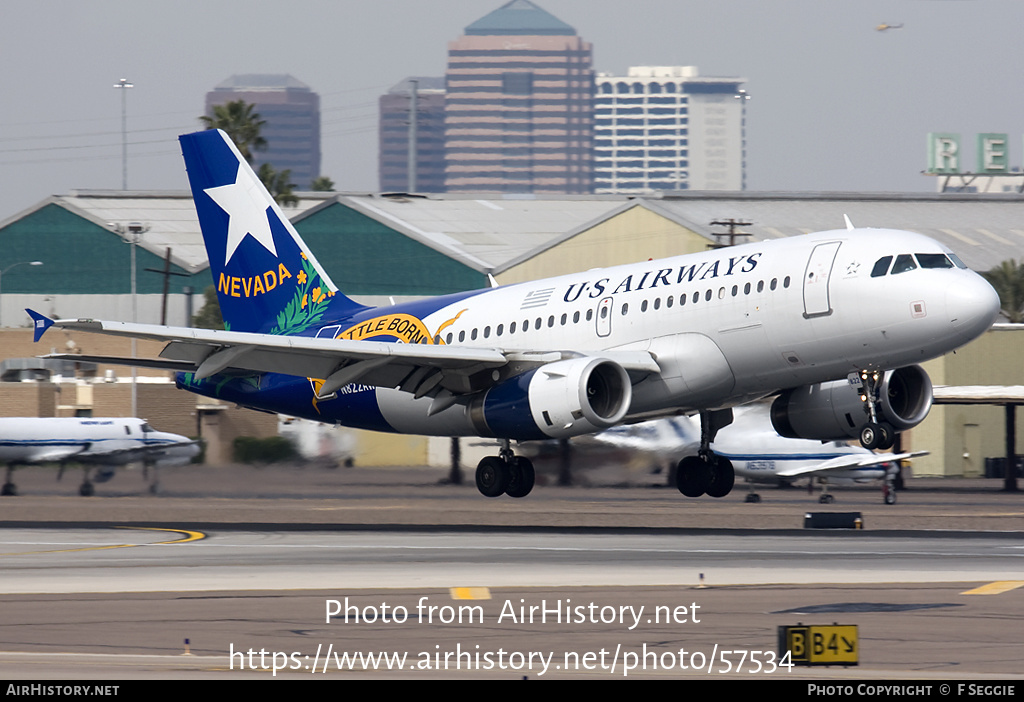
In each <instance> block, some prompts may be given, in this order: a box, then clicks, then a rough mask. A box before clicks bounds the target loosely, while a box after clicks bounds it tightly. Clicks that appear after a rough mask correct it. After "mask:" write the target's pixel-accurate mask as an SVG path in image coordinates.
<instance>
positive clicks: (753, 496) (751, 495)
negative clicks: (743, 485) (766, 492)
mask: <svg viewBox="0 0 1024 702" xmlns="http://www.w3.org/2000/svg"><path fill="white" fill-rule="evenodd" d="M743 501H744V502H746V503H747V504H757V503H758V502H760V501H761V496H760V495H758V494H757V493H756V492H748V493H747V496H746V497H745V498H743Z"/></svg>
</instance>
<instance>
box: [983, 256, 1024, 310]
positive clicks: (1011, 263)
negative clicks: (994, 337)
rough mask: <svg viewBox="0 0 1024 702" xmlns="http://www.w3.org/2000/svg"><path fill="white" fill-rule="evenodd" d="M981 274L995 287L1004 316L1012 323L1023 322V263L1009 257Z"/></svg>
mask: <svg viewBox="0 0 1024 702" xmlns="http://www.w3.org/2000/svg"><path fill="white" fill-rule="evenodd" d="M981 275H982V276H983V277H984V278H985V280H987V281H988V282H989V284H990V285H991V286H992V287H993V288H995V289H996V293H997V294H998V295H999V306H1000V307H1001V308H1002V311H1003V314H1004V315H1006V318H1007V319H1008V320H1010V322H1012V323H1013V324H1020V323H1021V322H1024V264H1018V263H1017V261H1015V260H1014V259H1012V258H1011V259H1009V260H1006V261H1003V262H1002V263H1000V264H999V265H998V266H996V267H995V268H993V269H992V270H990V271H987V272H985V273H982V274H981Z"/></svg>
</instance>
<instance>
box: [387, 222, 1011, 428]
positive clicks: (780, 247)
mask: <svg viewBox="0 0 1024 702" xmlns="http://www.w3.org/2000/svg"><path fill="white" fill-rule="evenodd" d="M944 251H945V249H943V247H942V246H940V245H939V244H938V243H937V242H935V241H933V240H931V239H929V238H927V237H925V236H922V235H919V234H914V233H910V232H905V231H896V230H886V229H854V230H837V231H830V232H822V233H818V234H812V235H806V236H800V237H794V238H790V239H783V240H774V241H766V242H761V243H755V244H747V245H743V246H736V247H731V248H725V249H719V250H715V251H708V252H705V253H698V254H689V255H684V256H678V257H675V258H669V259H662V260H657V261H645V262H642V263H634V264H629V265H623V266H616V267H613V268H605V269H597V270H591V271H587V272H585V273H579V274H573V275H566V276H560V277H557V278H549V279H546V280H541V281H535V282H531V283H521V284H517V285H510V286H504V287H500V288H496V289H494V290H490V291H482V292H480V293H479V294H477V295H475V296H472V297H469V298H465V299H462V300H459V301H457V302H455V303H453V304H450V305H447V306H444V307H441V308H439V309H437V310H436V311H435V312H433V313H432V314H430V315H429V316H428V317H425V318H424V321H425V322H426V323H427V325H428V327H429V328H431V329H438V328H439V327H441V326H442V325H444V324H445V323H446V322H447V326H445V327H444V328H443V330H442V331H441V333H440V334H439V336H440V337H441V341H442V342H443V343H447V344H454V345H461V346H481V347H489V348H495V347H496V348H499V349H503V350H516V349H522V350H524V351H530V350H537V349H556V350H557V349H564V350H565V352H566V353H567V354H574V355H584V356H595V357H601V356H602V354H610V353H614V352H617V351H646V352H649V353H651V354H652V355H653V357H654V358H655V359H656V361H657V364H658V366H659V367H660V369H661V370H660V373H653V374H650V375H649V376H648V377H647V378H646V379H643V380H640V381H639V382H635V384H634V385H633V388H632V401H631V404H630V407H629V412H628V415H627V418H626V419H627V421H629V420H634V421H635V420H637V419H641V418H649V417H658V416H664V415H669V414H675V413H680V412H685V411H691V410H696V409H708V408H715V407H725V406H730V405H735V404H738V403H741V402H745V401H749V400H752V399H755V398H758V397H763V396H766V395H769V394H772V393H775V392H778V391H779V390H781V389H784V388H792V387H797V386H801V385H804V384H809V383H816V382H822V381H826V380H834V379H842V378H844V377H846V376H847V375H848V374H849V373H852V372H855V371H859V370H862V369H887V368H889V369H891V368H897V367H902V366H906V365H909V364H914V363H919V362H921V361H924V360H927V359H929V358H934V357H936V356H939V355H941V354H943V353H946V352H949V351H951V350H953V349H955V348H957V347H959V346H962V345H963V344H965V343H967V342H968V341H970V340H972V339H974V338H975V337H977V336H978V335H980V334H981V333H982V332H983V331H984V330H985V329H987V328H988V327H989V326H990V325H991V323H992V322H993V321H994V319H995V316H996V315H997V314H998V310H999V301H998V298H997V296H996V294H995V292H994V290H993V289H992V287H991V286H990V285H989V284H988V283H987V282H986V281H985V280H984V279H982V278H981V277H980V276H979V275H977V274H976V273H974V272H972V271H970V270H966V269H962V268H959V267H953V266H952V264H950V267H945V268H923V267H917V268H916V269H914V270H908V271H906V272H900V273H898V274H885V275H881V276H872V271H873V268H874V266H875V264H876V262H877V261H878V260H879V259H880V258H881V257H884V256H891V257H894V258H895V257H898V256H901V255H906V254H942V253H943V252H944ZM451 320H454V321H451ZM377 396H378V401H379V404H380V407H381V411H382V413H383V414H384V416H385V417H386V419H387V421H388V422H389V424H390V425H391V426H393V427H394V428H395V429H396V430H398V431H403V432H413V433H431V434H449V435H457V434H462V433H465V425H464V422H463V420H462V418H461V417H460V416H457V415H458V413H459V411H455V410H447V411H444V412H439V413H437V414H435V415H433V416H429V417H426V419H425V415H426V414H427V413H426V411H425V409H426V408H427V407H428V406H429V404H430V399H429V398H422V399H418V400H410V398H409V396H408V394H407V393H402V392H399V391H396V390H390V389H382V388H378V389H377ZM460 411H461V410H460Z"/></svg>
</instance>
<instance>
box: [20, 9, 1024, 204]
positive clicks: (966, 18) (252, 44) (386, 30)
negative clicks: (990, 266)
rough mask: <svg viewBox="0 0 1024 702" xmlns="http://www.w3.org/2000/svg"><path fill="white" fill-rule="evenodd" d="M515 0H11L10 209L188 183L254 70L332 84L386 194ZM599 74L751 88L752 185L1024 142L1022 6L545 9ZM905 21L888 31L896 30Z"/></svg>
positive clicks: (344, 126)
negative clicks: (451, 80) (193, 139)
mask: <svg viewBox="0 0 1024 702" xmlns="http://www.w3.org/2000/svg"><path fill="white" fill-rule="evenodd" d="M502 4H503V0H375V1H373V2H368V1H367V0H333V1H328V0H320V1H304V0H296V2H290V3H282V2H273V3H272V2H262V1H261V2H254V1H251V0H247V1H243V0H202V1H201V2H200V1H193V0H174V1H173V2H171V1H168V2H155V1H148V2H138V1H137V0H108V1H93V2H90V1H89V0H63V1H54V2H46V1H40V2H18V3H15V2H8V3H5V6H4V21H3V22H2V23H0V57H2V61H0V66H2V69H0V105H2V109H0V174H2V183H3V188H2V190H0V220H3V219H6V218H8V217H10V216H12V215H14V214H16V213H17V212H20V211H21V210H23V209H25V208H27V207H30V206H32V205H35V204H36V203H38V202H39V201H40V200H42V199H43V198H45V197H46V196H48V195H51V194H60V193H66V192H68V191H69V190H71V189H75V188H83V189H86V188H120V187H121V91H119V90H115V89H114V88H113V87H112V86H113V85H114V83H116V82H117V80H118V79H119V78H121V77H126V78H128V79H129V80H130V81H132V82H133V83H134V84H135V87H134V88H133V89H131V90H130V91H128V95H127V100H128V129H129V163H128V187H129V188H130V189H184V188H186V187H187V183H186V179H185V174H184V167H183V166H182V162H181V156H180V152H179V150H178V144H177V140H176V136H177V135H178V134H179V133H183V132H187V131H193V130H194V129H196V128H198V120H197V119H196V118H197V116H198V115H199V114H200V113H201V112H202V110H203V100H204V95H205V94H206V92H207V91H208V90H210V89H211V88H212V87H213V86H214V85H216V84H217V83H219V82H221V81H223V80H224V79H226V78H227V77H228V76H230V75H232V74H235V73H290V74H292V75H293V76H295V77H296V78H298V79H299V80H301V81H303V82H305V83H307V84H308V85H309V86H310V87H312V88H313V90H315V91H317V92H319V93H320V96H321V108H322V119H323V169H324V173H325V174H326V175H329V176H330V177H331V178H333V179H334V181H335V183H336V184H337V187H338V188H339V189H345V190H375V189H376V187H377V131H376V124H377V99H378V97H379V96H380V95H381V94H382V93H383V92H384V91H386V90H387V88H389V87H390V86H391V85H393V84H395V83H397V82H398V81H399V80H401V79H402V78H404V77H405V76H408V75H437V76H440V75H443V74H444V69H445V63H446V53H447V45H448V42H449V41H451V40H454V39H455V38H457V37H458V36H459V35H460V34H461V33H462V30H463V28H464V27H465V26H466V25H468V24H470V23H472V22H474V21H475V20H477V19H479V18H480V17H482V16H483V15H485V14H487V13H488V12H490V11H491V10H494V9H496V8H497V7H499V6H501V5H502ZM538 4H539V5H540V6H541V7H543V8H545V9H546V10H548V11H549V12H551V13H552V14H554V15H555V16H557V17H558V18H560V19H562V20H563V21H565V22H567V23H569V24H570V25H572V26H574V27H575V28H576V30H577V31H578V33H579V34H580V35H581V36H582V37H583V38H584V39H586V40H587V41H589V42H591V43H592V44H593V46H594V63H595V69H596V70H598V71H602V72H612V73H620V72H623V71H625V70H626V68H627V67H628V66H631V65H695V66H698V67H699V69H700V72H701V73H702V74H703V75H709V76H741V77H744V78H746V79H747V84H746V88H747V90H748V91H749V93H750V95H751V100H750V101H749V103H748V129H747V166H748V170H747V174H748V177H747V184H748V188H749V189H751V190H854V191H930V190H933V189H934V186H935V184H934V179H932V178H928V177H925V176H922V175H920V172H921V171H922V170H923V169H924V168H925V166H926V153H925V135H926V134H927V133H928V132H930V131H940V132H960V133H961V134H962V135H963V141H964V143H965V145H966V151H967V157H968V159H970V162H973V159H974V156H973V135H974V134H975V133H977V132H1006V133H1008V134H1009V135H1010V162H1011V165H1013V166H1020V165H1021V161H1022V156H1024V154H1022V151H1024V119H1022V115H1024V80H1022V75H1024V73H1022V70H1021V67H1020V48H1019V47H1020V42H1021V31H1022V29H1024V1H1022V0H774V1H767V0H622V1H620V0H538ZM883 23H885V24H900V23H902V24H903V25H904V26H903V28H902V29H892V30H888V31H885V32H879V31H876V29H875V27H876V26H877V25H879V24H883Z"/></svg>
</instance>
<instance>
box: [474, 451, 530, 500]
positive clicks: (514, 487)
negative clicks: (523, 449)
mask: <svg viewBox="0 0 1024 702" xmlns="http://www.w3.org/2000/svg"><path fill="white" fill-rule="evenodd" d="M477 471H479V468H478V469H477ZM508 474H509V480H508V485H507V486H506V487H505V494H506V495H508V496H509V497H526V496H527V495H529V494H530V491H531V490H533V484H534V482H535V481H536V473H535V472H534V470H533V463H532V462H531V461H530V459H528V458H523V457H522V456H516V457H515V458H514V459H512V464H511V465H510V466H508ZM478 480H479V479H478ZM478 485H479V482H478Z"/></svg>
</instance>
